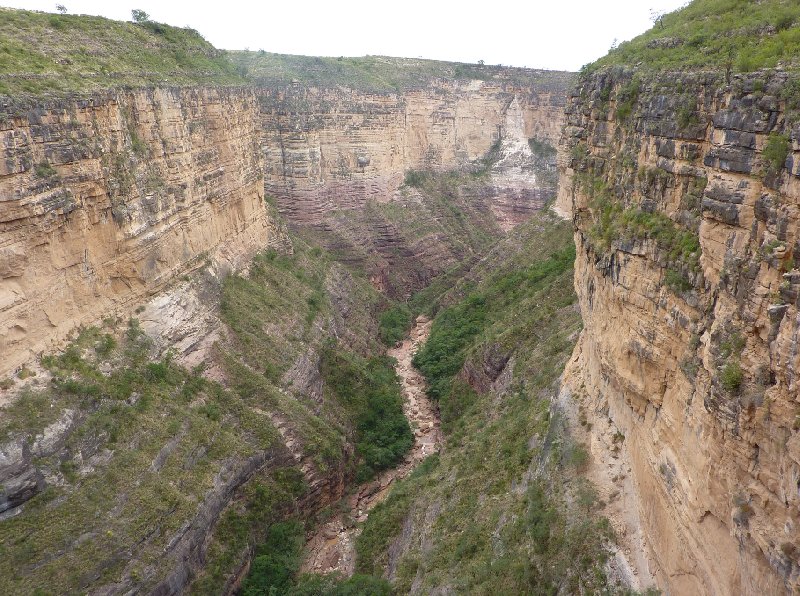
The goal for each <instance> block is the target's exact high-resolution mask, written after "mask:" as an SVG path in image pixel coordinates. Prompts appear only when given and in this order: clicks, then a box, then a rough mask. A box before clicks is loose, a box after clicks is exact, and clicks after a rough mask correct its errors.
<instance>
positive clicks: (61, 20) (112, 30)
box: [0, 7, 245, 96]
mask: <svg viewBox="0 0 800 596" xmlns="http://www.w3.org/2000/svg"><path fill="white" fill-rule="evenodd" d="M0 39H2V42H0V95H9V96H18V95H20V94H22V95H26V94H32V95H41V94H43V93H53V92H55V93H65V92H88V91H104V90H107V89H118V88H122V87H125V88H129V89H130V88H131V87H145V86H164V85H165V84H171V85H181V86H186V85H236V84H242V83H244V82H245V80H244V78H243V77H242V75H241V73H240V72H239V69H237V68H236V66H235V65H234V64H233V63H232V62H231V61H230V60H229V59H228V58H227V56H226V55H225V52H222V51H220V50H218V49H216V48H215V47H214V46H212V45H211V44H210V43H208V42H207V41H206V40H205V39H203V38H202V37H201V36H200V34H199V33H198V32H197V31H195V30H194V29H189V28H185V29H181V28H178V27H171V26H170V25H165V24H164V23H155V22H152V21H145V22H142V23H123V22H120V21H112V20H110V19H106V18H103V17H92V16H86V15H80V16H78V15H66V14H61V15H56V14H47V13H43V12H34V11H29V10H13V9H10V8H2V7H0Z"/></svg>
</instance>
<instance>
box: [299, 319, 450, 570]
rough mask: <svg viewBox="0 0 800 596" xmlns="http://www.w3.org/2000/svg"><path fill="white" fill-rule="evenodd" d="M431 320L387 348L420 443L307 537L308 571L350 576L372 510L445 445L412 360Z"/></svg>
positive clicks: (417, 324) (305, 558)
mask: <svg viewBox="0 0 800 596" xmlns="http://www.w3.org/2000/svg"><path fill="white" fill-rule="evenodd" d="M431 324H432V323H431V321H429V320H428V319H426V318H424V317H418V318H417V320H416V321H415V323H414V327H413V328H412V329H411V332H410V333H409V336H408V337H407V338H406V339H405V340H404V341H403V342H402V343H401V344H400V345H399V346H397V347H395V348H392V349H390V350H389V351H388V352H387V353H388V355H389V356H391V357H392V358H394V359H395V360H396V361H397V364H396V365H395V370H396V372H397V376H398V377H400V383H401V385H402V390H403V398H404V401H403V412H404V413H405V415H406V418H408V421H409V423H410V424H411V428H412V430H413V431H414V446H413V447H412V448H411V450H410V451H409V452H408V454H407V455H406V457H405V459H404V460H403V461H402V463H400V465H398V466H397V467H396V468H392V469H391V470H386V471H384V472H383V473H382V474H381V475H380V476H378V478H376V479H375V480H372V481H370V482H367V483H365V484H362V485H361V486H359V487H358V489H357V490H356V491H355V492H354V493H353V494H351V495H350V496H349V497H345V499H344V503H342V505H343V506H341V507H338V508H337V509H338V511H337V513H335V514H334V515H333V517H332V518H331V519H329V520H328V521H327V522H326V523H324V524H322V525H321V526H320V527H319V528H318V529H317V530H316V532H315V533H314V535H313V536H312V537H311V538H310V539H309V540H308V541H307V542H306V546H305V551H304V553H303V564H302V567H301V572H303V573H331V572H339V573H341V574H343V575H346V576H350V575H352V574H353V570H354V567H355V539H356V536H358V534H359V532H360V531H361V529H360V525H361V524H362V523H363V522H365V521H366V519H367V517H368V516H369V512H370V510H371V509H372V508H373V507H374V506H375V505H377V504H378V503H380V502H381V501H382V500H383V499H384V498H385V497H386V495H387V494H388V493H389V490H390V489H391V486H392V483H394V481H395V480H399V479H401V478H405V477H406V476H407V475H408V474H410V473H411V471H412V470H413V469H414V468H415V467H416V466H417V465H418V464H419V463H420V462H421V461H422V460H423V459H425V458H426V457H428V456H429V455H431V454H432V453H436V452H437V451H439V449H440V447H441V444H442V432H441V428H440V424H439V410H438V409H437V407H436V406H435V405H434V404H433V403H431V401H430V400H429V399H428V396H427V393H426V387H425V379H424V378H423V376H422V375H421V374H420V373H419V372H418V371H417V370H416V369H415V368H414V366H413V365H412V364H411V359H412V358H413V357H414V354H415V353H416V351H417V350H418V349H419V348H420V346H422V344H424V343H425V341H426V340H427V339H428V335H429V334H430V331H431Z"/></svg>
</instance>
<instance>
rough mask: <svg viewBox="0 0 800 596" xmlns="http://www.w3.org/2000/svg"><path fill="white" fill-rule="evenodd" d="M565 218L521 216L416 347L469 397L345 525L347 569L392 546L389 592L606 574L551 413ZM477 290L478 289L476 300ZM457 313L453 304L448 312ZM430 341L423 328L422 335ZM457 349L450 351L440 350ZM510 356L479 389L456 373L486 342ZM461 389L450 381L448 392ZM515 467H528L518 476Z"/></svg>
mask: <svg viewBox="0 0 800 596" xmlns="http://www.w3.org/2000/svg"><path fill="white" fill-rule="evenodd" d="M570 232H571V229H570V226H569V225H566V224H564V223H559V222H555V221H551V220H548V217H547V216H545V215H540V216H537V217H536V218H534V220H533V221H532V222H530V224H525V225H523V226H522V227H521V228H518V229H517V230H515V231H514V233H512V235H511V237H510V238H509V239H508V240H506V241H504V242H502V243H501V244H500V245H499V246H498V247H497V249H496V250H494V251H491V252H490V253H489V254H488V255H487V257H486V259H485V260H484V261H482V262H481V264H480V265H478V266H476V267H474V268H473V269H472V271H470V273H469V275H467V276H466V278H468V280H469V281H468V280H467V279H463V280H462V281H456V282H455V283H453V284H450V285H451V287H450V288H449V290H447V291H446V292H445V295H443V296H440V297H439V298H438V301H439V302H440V303H442V304H445V305H447V306H445V307H444V308H441V309H440V310H439V313H438V315H437V317H436V319H435V320H434V328H433V330H432V334H431V338H430V339H429V343H428V345H429V346H431V347H430V351H429V352H428V354H427V355H425V356H423V357H422V360H423V361H424V362H425V363H426V364H425V366H426V367H427V368H428V371H427V375H428V378H429V380H430V381H432V382H437V381H439V380H447V381H449V382H448V383H441V384H440V387H441V389H442V390H443V391H446V392H449V393H451V394H453V397H454V400H455V401H461V400H462V399H463V393H464V392H471V396H470V397H469V405H468V406H467V407H465V408H464V409H463V411H462V412H460V413H459V415H458V417H457V418H455V419H454V420H451V421H450V423H449V424H448V425H447V426H446V428H445V432H446V449H445V450H444V451H443V452H442V454H441V455H440V456H434V457H431V458H429V459H428V460H426V462H425V463H424V464H423V465H422V466H420V467H419V468H418V469H417V470H416V471H415V472H414V474H412V476H410V477H409V478H408V479H406V480H404V481H402V482H400V483H398V484H397V485H396V486H395V487H394V488H393V490H392V492H391V493H390V495H389V497H388V498H387V499H386V500H384V501H383V502H382V503H381V504H380V505H378V506H377V507H376V508H375V509H374V510H373V511H372V512H371V514H370V517H369V519H368V520H367V523H366V525H365V527H364V529H363V532H362V533H361V535H360V536H359V537H358V539H357V543H356V549H357V554H358V558H357V569H358V570H359V571H360V572H363V573H373V574H380V573H382V572H383V570H384V569H385V566H386V564H387V562H388V561H389V548H390V545H392V544H393V543H394V541H395V539H396V538H397V537H398V536H400V535H402V541H401V542H402V544H403V545H405V546H404V547H403V548H402V549H401V550H399V551H397V552H395V553H394V556H395V557H396V559H395V560H394V564H395V569H396V579H395V581H394V588H395V590H396V591H397V593H407V592H408V591H409V590H410V587H411V585H412V583H413V584H414V585H415V588H416V589H418V590H419V591H420V592H421V593H433V592H437V591H443V590H445V589H446V590H448V591H452V592H453V593H469V594H496V593H502V594H523V593H525V594H549V593H557V592H558V591H559V590H561V591H564V592H565V593H595V592H599V591H601V590H602V589H604V588H605V584H606V581H607V580H606V578H605V575H604V572H603V565H604V562H605V558H606V551H605V546H604V544H605V541H606V540H607V539H608V538H609V536H610V530H609V527H608V525H607V523H606V522H604V521H603V520H600V519H597V518H596V516H595V514H594V507H595V505H596V502H597V499H596V495H594V493H593V491H592V490H591V487H589V486H588V485H587V484H586V483H585V482H584V481H581V479H580V478H578V477H577V472H576V469H577V468H579V467H580V466H581V465H582V464H583V463H584V462H585V458H586V451H585V450H584V449H583V448H582V447H581V446H579V445H575V444H574V443H573V442H572V441H571V440H570V439H569V438H568V437H567V436H566V435H565V434H564V429H563V423H562V422H561V420H560V418H559V417H558V416H557V415H554V414H553V413H551V408H550V399H551V397H552V392H553V391H554V382H555V381H556V379H557V378H558V376H559V374H560V373H561V371H562V370H563V366H564V363H565V361H566V359H567V358H569V355H570V354H571V351H572V347H573V341H574V339H573V338H574V334H575V331H576V330H578V329H579V328H580V319H579V315H578V314H577V312H575V310H574V309H573V308H572V306H571V305H572V304H574V302H575V294H574V290H573V287H572V267H571V263H572V259H573V258H574V247H573V246H572V240H571V233H570ZM477 297H480V298H481V300H476V298H477ZM455 313H463V314H464V315H465V316H464V317H461V316H455ZM431 342H433V343H432V344H431ZM453 352H455V353H457V354H458V358H456V359H455V360H454V361H451V360H448V359H445V358H444V356H445V355H446V354H449V353H453ZM498 352H501V353H504V354H506V355H508V356H509V357H511V358H512V360H509V362H508V366H511V367H512V375H511V377H510V378H509V381H508V385H507V386H506V389H504V390H503V392H502V393H501V394H499V395H498V394H495V393H493V392H487V393H481V392H480V391H477V390H475V389H474V388H472V387H470V386H469V385H468V384H466V383H465V382H464V381H463V379H461V377H460V376H459V375H458V372H459V371H463V370H466V369H472V370H476V369H477V370H480V369H482V368H483V363H484V362H486V360H485V358H486V356H487V355H488V354H496V353H498ZM456 394H461V395H456ZM523 478H528V479H529V480H527V481H523V480H522V479H523Z"/></svg>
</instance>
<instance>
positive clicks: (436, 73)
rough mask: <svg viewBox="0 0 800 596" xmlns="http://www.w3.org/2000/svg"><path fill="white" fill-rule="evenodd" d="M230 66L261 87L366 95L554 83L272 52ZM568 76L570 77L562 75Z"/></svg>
mask: <svg viewBox="0 0 800 596" xmlns="http://www.w3.org/2000/svg"><path fill="white" fill-rule="evenodd" d="M229 56H230V58H231V60H232V61H233V62H234V63H235V64H236V65H237V66H238V67H239V68H240V70H241V71H242V72H245V73H246V74H247V77H248V78H250V79H252V80H254V81H255V82H257V83H259V84H266V85H269V84H286V83H291V82H292V81H298V82H300V83H303V84H306V85H313V86H320V87H335V86H347V87H352V88H354V89H362V90H369V91H402V90H405V89H413V88H419V87H424V86H426V85H428V84H429V83H430V82H431V81H432V80H434V79H456V80H487V81H488V80H493V79H497V80H502V81H505V82H511V83H515V84H519V85H532V84H534V83H536V82H541V81H544V80H547V81H550V80H552V78H553V74H554V73H552V72H549V71H535V70H531V69H526V68H513V67H505V66H500V65H496V66H490V65H488V64H487V65H483V64H466V63H460V62H443V61H440V60H422V59H417V58H393V57H389V56H363V57H359V58H346V57H343V56H342V57H338V58H329V57H323V56H294V55H290V54H273V53H271V52H265V51H263V50H262V51H259V52H248V51H243V52H229ZM564 76H565V77H567V76H569V73H564Z"/></svg>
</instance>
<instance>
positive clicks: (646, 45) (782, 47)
mask: <svg viewBox="0 0 800 596" xmlns="http://www.w3.org/2000/svg"><path fill="white" fill-rule="evenodd" d="M798 25H800V4H798V3H797V2H795V1H794V0H761V1H760V2H753V1H752V0H694V1H693V2H690V3H689V4H688V5H687V6H685V7H684V8H681V9H679V10H677V11H675V12H673V13H670V14H666V15H664V16H663V17H661V18H660V19H658V21H657V22H656V25H655V26H654V27H653V28H652V29H650V30H649V31H647V32H646V33H644V34H642V35H640V36H638V37H636V38H634V39H632V40H631V41H627V42H623V43H621V44H620V45H619V47H617V48H616V49H612V50H611V51H610V52H609V53H608V55H607V56H605V57H604V58H601V59H600V60H598V61H597V62H595V63H593V64H591V65H589V66H587V67H584V72H589V71H592V70H596V69H597V68H600V67H603V66H610V65H618V64H625V65H633V64H636V65H638V67H639V68H653V69H675V70H686V69H712V68H717V69H719V68H722V69H726V70H728V72H730V71H731V70H737V71H739V72H751V71H754V70H758V69H760V68H773V67H775V66H778V65H779V64H782V65H784V66H785V67H789V68H796V67H797V66H799V65H800V61H799V60H798V56H800V27H799V26H798Z"/></svg>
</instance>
